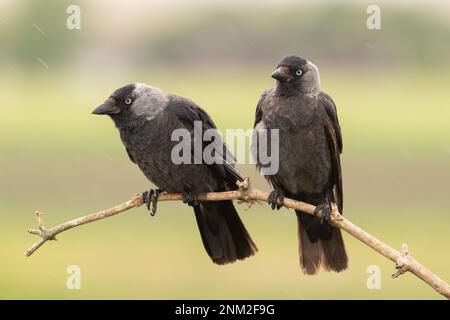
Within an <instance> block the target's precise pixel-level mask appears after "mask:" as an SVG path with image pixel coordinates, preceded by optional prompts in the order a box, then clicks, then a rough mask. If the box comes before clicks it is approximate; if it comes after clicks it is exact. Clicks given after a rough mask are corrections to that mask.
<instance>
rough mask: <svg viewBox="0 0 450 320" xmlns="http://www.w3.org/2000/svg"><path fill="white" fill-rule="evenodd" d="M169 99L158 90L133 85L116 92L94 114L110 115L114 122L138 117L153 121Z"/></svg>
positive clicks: (142, 84)
mask: <svg viewBox="0 0 450 320" xmlns="http://www.w3.org/2000/svg"><path fill="white" fill-rule="evenodd" d="M167 99H168V98H167V95H166V94H165V93H164V92H162V91H161V90H160V89H158V88H155V87H152V86H149V85H146V84H144V83H132V84H127V85H126V86H123V87H121V88H119V89H117V90H115V91H114V92H113V93H112V94H111V95H110V96H109V98H108V99H106V100H105V102H103V103H102V104H101V105H100V106H98V107H97V108H95V109H94V111H92V113H93V114H98V115H109V116H111V118H112V119H113V120H114V121H116V120H121V119H132V118H137V117H141V118H145V119H146V120H151V119H153V118H155V117H156V116H157V115H158V114H159V112H160V111H161V110H162V109H163V108H164V106H165V105H166V104H167Z"/></svg>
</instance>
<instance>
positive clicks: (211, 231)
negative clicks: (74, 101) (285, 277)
mask: <svg viewBox="0 0 450 320" xmlns="http://www.w3.org/2000/svg"><path fill="white" fill-rule="evenodd" d="M93 113H94V114H102V115H109V116H110V117H111V119H112V120H113V121H114V123H115V125H116V127H117V128H118V130H119V133H120V137H121V140H122V142H123V144H124V145H125V149H126V151H127V153H128V155H129V157H130V159H131V161H133V162H134V163H135V164H137V165H138V167H139V168H140V169H141V171H142V172H143V173H144V175H145V176H146V177H147V179H148V180H150V181H151V182H153V183H154V184H155V185H156V186H157V187H158V188H159V189H158V190H151V192H149V193H147V195H148V196H147V199H146V201H147V205H148V207H149V209H150V196H149V195H151V194H153V195H154V196H156V198H157V196H158V194H159V193H160V192H161V191H166V192H181V193H183V198H184V201H185V202H187V203H188V204H189V205H191V206H193V208H194V212H195V217H196V220H197V225H198V228H199V230H200V235H201V238H202V241H203V245H204V247H205V249H206V252H207V253H208V255H209V256H210V257H211V259H212V261H213V262H214V263H217V264H226V263H230V262H234V261H236V260H238V259H245V258H247V257H250V256H252V255H253V254H255V252H256V251H257V248H256V245H255V244H254V243H253V241H252V239H251V238H250V235H249V234H248V232H247V230H246V229H245V226H244V224H243V223H242V221H241V219H240V218H239V216H238V214H237V212H236V209H235V208H234V205H233V202H232V201H218V202H198V201H196V199H195V196H196V195H198V194H201V193H205V192H214V191H215V192H219V191H227V190H234V189H236V188H237V187H236V181H237V180H241V181H242V180H243V178H242V176H241V174H240V173H239V172H238V171H237V170H236V169H235V167H234V164H230V163H229V161H228V163H227V162H226V161H225V160H226V159H225V155H226V153H227V152H229V151H228V149H227V146H226V145H225V143H223V142H222V141H221V139H220V141H214V143H217V144H219V145H220V146H222V147H223V150H224V152H223V154H222V156H223V158H224V161H223V164H215V163H213V164H206V163H205V162H201V163H200V164H195V163H194V161H192V164H190V163H181V164H175V163H174V162H173V161H172V157H171V153H172V149H173V147H174V146H175V145H176V144H178V143H179V142H178V141H172V139H171V136H172V132H173V131H174V130H175V129H187V130H188V131H189V133H190V136H191V143H192V144H193V143H194V128H195V127H194V121H201V127H202V128H201V129H202V132H204V131H205V130H207V129H215V128H216V126H215V124H214V122H213V121H212V120H211V118H210V117H209V116H208V114H207V113H206V112H205V111H204V110H202V109H201V108H200V107H199V106H197V105H196V104H195V103H194V102H192V101H191V100H188V99H186V98H182V97H179V96H176V95H173V94H167V93H164V92H163V91H161V90H160V89H158V88H155V87H152V86H148V85H146V84H140V83H135V84H129V85H126V86H124V87H122V88H120V89H117V90H116V91H114V93H113V94H112V95H111V96H110V97H109V98H108V99H107V100H106V101H105V102H104V103H103V104H102V105H100V106H99V107H97V108H96V109H95V110H94V111H93ZM200 134H202V133H200ZM200 137H202V136H200ZM206 145H207V144H206V143H205V142H202V149H204V148H205V146H206ZM191 150H192V152H193V150H194V148H193V147H192V148H191ZM202 151H203V150H202ZM193 153H194V152H193ZM153 206H154V207H153V208H154V209H156V203H155V202H154V203H153Z"/></svg>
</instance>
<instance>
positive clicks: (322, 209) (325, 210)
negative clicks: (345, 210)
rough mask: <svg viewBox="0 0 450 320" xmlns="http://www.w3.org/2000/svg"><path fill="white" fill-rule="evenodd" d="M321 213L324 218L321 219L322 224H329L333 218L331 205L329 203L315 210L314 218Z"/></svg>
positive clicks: (320, 205)
mask: <svg viewBox="0 0 450 320" xmlns="http://www.w3.org/2000/svg"><path fill="white" fill-rule="evenodd" d="M319 212H322V217H321V218H320V223H321V224H327V223H328V221H330V216H331V205H330V204H329V203H322V204H319V205H318V206H317V207H316V209H314V216H316V215H317V214H318V213H319Z"/></svg>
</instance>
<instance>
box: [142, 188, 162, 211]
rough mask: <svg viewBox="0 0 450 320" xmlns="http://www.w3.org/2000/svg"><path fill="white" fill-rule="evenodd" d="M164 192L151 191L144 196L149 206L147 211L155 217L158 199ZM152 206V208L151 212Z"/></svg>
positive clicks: (159, 190) (158, 190)
mask: <svg viewBox="0 0 450 320" xmlns="http://www.w3.org/2000/svg"><path fill="white" fill-rule="evenodd" d="M162 192H163V191H162V190H161V189H150V190H149V191H145V192H144V193H143V194H142V199H143V200H144V202H145V203H146V204H147V209H148V210H149V211H150V215H151V216H152V217H153V216H154V215H155V214H156V210H157V209H158V197H159V195H160V194H161V193H162ZM150 206H151V207H152V208H151V210H150Z"/></svg>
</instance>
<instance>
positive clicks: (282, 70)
mask: <svg viewBox="0 0 450 320" xmlns="http://www.w3.org/2000/svg"><path fill="white" fill-rule="evenodd" d="M289 73H290V69H289V68H288V67H279V68H278V69H276V70H275V71H274V72H273V73H272V75H271V77H272V78H274V79H277V80H278V81H288V82H289V81H291V80H293V79H294V77H293V76H291V75H290V74H289Z"/></svg>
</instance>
